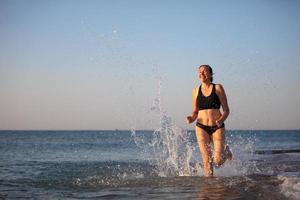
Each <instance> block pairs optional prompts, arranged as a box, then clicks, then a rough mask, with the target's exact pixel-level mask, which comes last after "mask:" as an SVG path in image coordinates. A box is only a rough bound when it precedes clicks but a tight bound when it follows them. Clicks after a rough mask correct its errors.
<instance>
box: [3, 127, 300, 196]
mask: <svg viewBox="0 0 300 200" xmlns="http://www.w3.org/2000/svg"><path fill="white" fill-rule="evenodd" d="M169 128H170V127H169ZM169 128H168V127H164V128H162V129H160V130H156V131H155V130H154V131H140V130H135V135H134V136H133V134H132V131H130V130H128V131H0V199H97V198H104V199H105V198H106V199H113V198H114V199H150V198H155V199H299V196H300V153H299V150H300V131H292V130H290V131H283V130H272V131H249V130H243V131H238V130H236V131H230V130H229V131H227V132H226V136H227V141H228V143H229V145H230V146H231V148H232V151H233V155H234V159H233V161H231V162H227V163H225V165H224V166H223V167H221V168H218V169H216V170H215V171H216V175H215V176H214V177H210V178H207V177H204V176H203V175H202V172H201V166H200V165H199V168H200V169H199V170H194V171H193V170H191V169H190V166H189V165H188V163H187V161H188V162H189V163H190V162H199V163H200V164H201V157H200V154H199V151H198V146H197V142H196V138H195V132H194V131H193V130H190V131H184V130H177V131H179V132H180V134H182V135H180V134H179V136H175V139H176V141H173V142H174V143H173V144H171V146H170V147H168V146H166V145H167V144H164V143H163V142H165V141H161V140H164V139H162V138H163V137H166V136H163V135H159V134H167V133H168V134H169V133H170V131H171V130H168V129H169ZM172 131H173V133H170V134H171V135H170V136H171V138H170V139H169V140H174V135H172V134H175V131H176V128H175V130H172ZM184 134H186V135H185V136H186V137H187V139H184V140H183V139H181V137H182V136H183V135H184ZM176 137H177V138H176ZM137 139H139V140H138V142H137ZM142 140H143V141H142ZM166 141H167V140H166ZM155 142H161V143H160V144H159V143H155ZM180 142H182V143H181V144H180V145H182V146H180V145H179V146H176V145H177V144H178V143H180ZM172 145H173V146H172ZM185 145H186V146H185ZM170 150H174V152H177V153H174V152H173V153H172V152H170ZM274 150H277V151H274ZM284 150H294V151H293V153H285V151H284ZM287 152H288V151H287ZM165 154H166V155H165ZM164 159H165V160H164ZM181 162H185V163H181Z"/></svg>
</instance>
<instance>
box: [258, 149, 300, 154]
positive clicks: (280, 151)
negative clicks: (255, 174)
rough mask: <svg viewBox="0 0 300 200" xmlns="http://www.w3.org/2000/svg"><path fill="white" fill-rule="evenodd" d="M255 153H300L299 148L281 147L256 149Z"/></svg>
mask: <svg viewBox="0 0 300 200" xmlns="http://www.w3.org/2000/svg"><path fill="white" fill-rule="evenodd" d="M254 153H255V154H283V153H300V149H281V150H256V151H254Z"/></svg>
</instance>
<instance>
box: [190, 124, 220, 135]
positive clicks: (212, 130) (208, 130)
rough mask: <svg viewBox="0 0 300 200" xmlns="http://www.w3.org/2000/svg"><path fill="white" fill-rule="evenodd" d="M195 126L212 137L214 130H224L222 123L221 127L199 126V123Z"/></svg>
mask: <svg viewBox="0 0 300 200" xmlns="http://www.w3.org/2000/svg"><path fill="white" fill-rule="evenodd" d="M196 126H198V127H199V128H201V129H203V130H204V131H205V132H206V133H208V134H209V135H212V134H213V133H214V132H215V131H216V130H218V129H219V128H224V127H225V124H224V123H223V124H222V125H221V126H217V125H214V126H206V125H204V124H201V123H200V122H197V123H196Z"/></svg>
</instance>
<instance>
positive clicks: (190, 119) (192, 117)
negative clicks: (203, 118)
mask: <svg viewBox="0 0 300 200" xmlns="http://www.w3.org/2000/svg"><path fill="white" fill-rule="evenodd" d="M197 94H198V88H194V89H193V94H192V106H193V108H192V109H193V111H192V114H191V115H190V116H187V118H186V122H187V123H189V124H190V123H192V122H194V121H195V120H196V119H197V117H198V111H199V110H198V106H197Z"/></svg>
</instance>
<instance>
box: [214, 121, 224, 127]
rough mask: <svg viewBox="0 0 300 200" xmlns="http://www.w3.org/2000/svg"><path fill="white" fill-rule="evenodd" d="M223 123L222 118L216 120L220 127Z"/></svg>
mask: <svg viewBox="0 0 300 200" xmlns="http://www.w3.org/2000/svg"><path fill="white" fill-rule="evenodd" d="M223 123H224V121H223V120H220V119H217V120H216V124H217V126H218V127H220V126H222V124H223Z"/></svg>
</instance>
